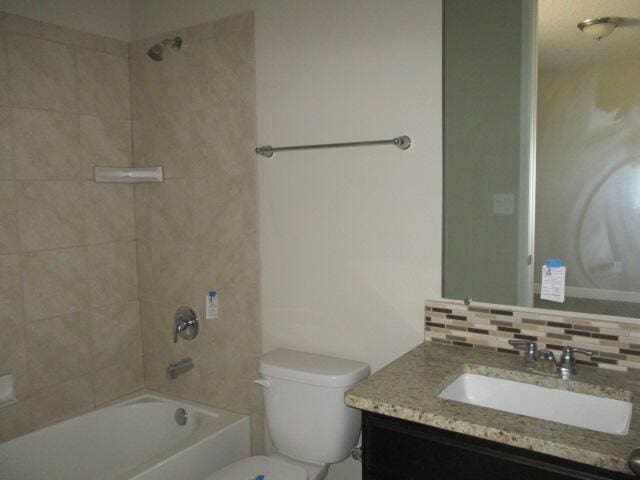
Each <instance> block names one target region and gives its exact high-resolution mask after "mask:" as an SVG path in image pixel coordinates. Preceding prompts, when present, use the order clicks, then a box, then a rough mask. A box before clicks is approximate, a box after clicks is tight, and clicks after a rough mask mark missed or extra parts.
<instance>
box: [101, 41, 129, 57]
mask: <svg viewBox="0 0 640 480" xmlns="http://www.w3.org/2000/svg"><path fill="white" fill-rule="evenodd" d="M103 40H104V51H105V52H106V53H110V54H111V55H116V56H118V57H122V58H129V44H128V43H127V42H123V41H122V40H116V39H115V38H107V37H105V38H104V39H103Z"/></svg>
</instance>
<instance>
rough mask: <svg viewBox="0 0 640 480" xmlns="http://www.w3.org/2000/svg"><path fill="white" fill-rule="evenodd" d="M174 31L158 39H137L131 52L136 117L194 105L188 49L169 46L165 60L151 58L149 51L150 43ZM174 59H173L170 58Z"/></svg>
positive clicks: (133, 113)
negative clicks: (178, 49)
mask: <svg viewBox="0 0 640 480" xmlns="http://www.w3.org/2000/svg"><path fill="white" fill-rule="evenodd" d="M172 36H173V35H172V34H170V33H166V34H164V36H163V37H158V38H157V39H147V40H141V41H138V42H134V43H132V44H131V46H130V54H131V83H132V84H131V88H132V92H131V106H132V116H133V118H134V120H137V119H139V118H145V117H153V116H163V115H166V114H169V113H172V112H177V111H181V110H185V108H188V107H189V105H190V98H191V88H190V82H189V76H188V70H187V58H186V55H185V52H187V51H188V49H190V48H191V45H189V46H188V48H187V47H185V49H183V50H181V51H180V52H173V51H172V50H171V49H170V48H167V49H165V60H164V61H162V62H154V61H150V59H149V57H148V56H147V50H148V48H149V46H150V45H153V44H154V43H155V42H158V41H160V40H162V38H170V37H172ZM169 59H171V61H169Z"/></svg>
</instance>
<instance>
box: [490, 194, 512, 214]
mask: <svg viewBox="0 0 640 480" xmlns="http://www.w3.org/2000/svg"><path fill="white" fill-rule="evenodd" d="M515 203H516V196H515V195H514V194H513V193H494V194H493V214H494V215H513V212H514V211H515Z"/></svg>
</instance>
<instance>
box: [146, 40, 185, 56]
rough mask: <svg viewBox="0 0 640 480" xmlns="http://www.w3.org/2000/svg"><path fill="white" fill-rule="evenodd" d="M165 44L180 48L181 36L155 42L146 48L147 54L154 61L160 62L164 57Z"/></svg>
mask: <svg viewBox="0 0 640 480" xmlns="http://www.w3.org/2000/svg"><path fill="white" fill-rule="evenodd" d="M166 45H171V48H173V49H174V50H180V48H182V38H181V37H175V38H167V39H165V40H163V41H161V42H160V43H156V44H155V45H153V46H152V47H151V48H150V49H149V50H147V55H149V58H150V59H151V60H155V61H156V62H161V61H162V58H163V57H164V47H165V46H166Z"/></svg>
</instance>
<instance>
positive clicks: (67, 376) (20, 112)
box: [0, 13, 143, 441]
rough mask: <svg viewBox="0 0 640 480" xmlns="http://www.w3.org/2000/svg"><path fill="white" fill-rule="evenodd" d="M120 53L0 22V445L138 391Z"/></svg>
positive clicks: (97, 42)
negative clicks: (9, 397) (123, 179)
mask: <svg viewBox="0 0 640 480" xmlns="http://www.w3.org/2000/svg"><path fill="white" fill-rule="evenodd" d="M131 151H132V148H131V109H130V95H129V60H128V46H127V44H126V43H123V42H118V41H116V40H111V39H106V38H102V37H98V36H95V35H91V34H87V33H83V32H76V31H72V30H68V29H65V28H61V27H57V26H53V25H46V24H43V23H41V22H36V21H33V20H30V19H27V18H22V17H16V16H12V15H4V14H1V13H0V374H2V373H7V372H10V373H13V374H14V376H15V381H16V385H17V393H18V399H19V401H18V403H16V404H15V405H13V406H11V407H9V408H6V409H2V410H0V441H2V440H5V439H8V438H11V437H13V436H16V435H18V434H21V433H25V432H27V431H29V430H31V429H33V428H37V427H40V426H42V425H45V424H47V423H50V422H53V421H55V420H58V419H60V418H64V417H66V416H69V415H75V414H78V413H80V412H83V411H86V410H89V409H91V408H93V407H94V406H96V405H99V404H101V403H104V402H107V401H109V400H111V399H113V398H115V397H117V396H120V395H122V394H125V393H128V392H130V391H132V390H135V389H137V388H139V387H141V386H142V384H143V368H142V356H141V333H140V319H139V304H138V278H137V270H136V246H135V222H134V197H133V188H132V186H129V185H98V184H95V183H94V182H93V181H92V167H93V165H94V164H98V165H131V163H132V153H131Z"/></svg>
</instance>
